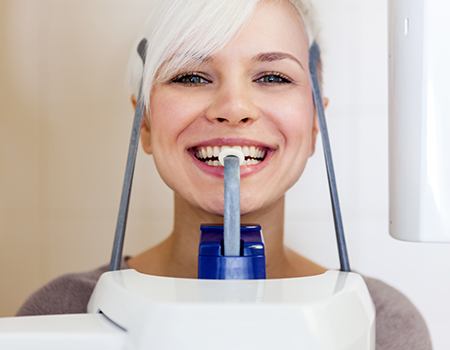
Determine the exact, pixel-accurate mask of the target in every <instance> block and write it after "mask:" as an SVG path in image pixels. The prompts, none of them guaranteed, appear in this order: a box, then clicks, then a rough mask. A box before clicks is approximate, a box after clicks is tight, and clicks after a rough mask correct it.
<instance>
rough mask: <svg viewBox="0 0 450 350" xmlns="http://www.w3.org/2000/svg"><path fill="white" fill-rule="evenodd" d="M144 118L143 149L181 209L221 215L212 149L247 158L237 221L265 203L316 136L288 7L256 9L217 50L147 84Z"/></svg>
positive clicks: (286, 184)
mask: <svg viewBox="0 0 450 350" xmlns="http://www.w3.org/2000/svg"><path fill="white" fill-rule="evenodd" d="M148 119H149V120H148V121H147V123H145V125H144V126H143V128H142V134H141V139H142V142H143V146H144V149H145V150H146V151H147V152H148V153H151V154H153V156H154V159H155V163H156V166H157V168H158V171H159V173H160V175H161V177H162V178H163V180H164V181H165V182H166V184H167V185H168V186H169V187H171V188H172V189H173V190H174V191H175V192H177V193H178V194H179V195H180V196H181V197H183V198H184V199H185V200H187V201H188V202H189V203H190V204H191V205H194V206H195V207H198V208H202V209H203V210H206V211H207V212H209V213H213V214H218V215H222V214H223V167H221V166H219V165H218V162H214V159H215V158H214V157H217V155H218V152H219V151H220V147H221V146H239V147H241V149H242V151H243V152H244V155H245V156H246V159H249V161H248V162H247V164H245V165H243V166H241V213H242V215H245V214H248V213H252V212H257V211H258V210H263V209H264V208H267V207H268V206H270V205H272V204H274V203H275V202H276V201H277V200H279V199H280V198H281V197H282V196H283V195H284V193H285V192H286V191H287V190H288V189H289V188H290V187H291V186H292V185H293V184H294V183H295V182H296V181H297V180H298V178H299V177H300V175H301V174H302V172H303V169H304V167H305V164H306V161H307V159H308V157H309V156H310V155H311V154H312V152H313V150H314V144H315V136H316V134H317V125H316V122H315V118H314V106H313V100H312V91H311V86H310V81H309V73H308V40H307V36H306V33H305V29H304V27H303V24H302V22H301V20H300V17H299V15H298V13H297V12H296V10H295V8H294V7H293V6H292V5H291V4H290V3H289V2H288V1H283V2H278V3H276V2H271V1H263V2H261V3H260V4H259V5H258V7H257V8H256V11H255V13H254V14H253V15H252V17H251V18H250V20H249V21H248V22H247V23H246V24H245V25H244V27H243V28H242V30H241V31H240V32H239V33H238V34H237V36H235V37H234V39H233V40H231V41H230V42H229V43H228V44H227V45H226V46H225V47H224V48H223V49H221V50H220V51H217V52H216V53H215V54H214V55H212V56H211V57H210V58H209V59H208V60H205V61H203V62H201V63H199V65H198V66H197V67H195V69H194V70H192V69H189V70H184V71H183V70H181V71H180V72H179V73H178V74H177V75H176V76H174V77H172V78H171V79H170V80H169V81H166V82H162V83H157V84H155V85H154V87H153V88H152V92H151V97H150V117H148ZM208 160H209V161H208ZM211 160H212V161H211Z"/></svg>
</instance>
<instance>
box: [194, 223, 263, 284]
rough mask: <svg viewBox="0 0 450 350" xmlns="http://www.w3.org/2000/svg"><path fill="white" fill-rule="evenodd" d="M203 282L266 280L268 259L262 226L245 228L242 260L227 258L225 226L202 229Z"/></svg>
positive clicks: (200, 258)
mask: <svg viewBox="0 0 450 350" xmlns="http://www.w3.org/2000/svg"><path fill="white" fill-rule="evenodd" d="M200 232H201V236H200V247H199V255H198V278H199V279H216V280H226V279H241V280H252V279H265V278H266V257H265V254H264V242H263V237H262V232H261V226H259V225H241V248H240V255H239V256H224V247H223V226H222V225H201V226H200Z"/></svg>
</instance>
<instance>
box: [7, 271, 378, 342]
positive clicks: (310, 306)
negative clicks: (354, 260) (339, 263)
mask: <svg viewBox="0 0 450 350" xmlns="http://www.w3.org/2000/svg"><path fill="white" fill-rule="evenodd" d="M88 311H89V312H90V313H89V314H85V315H59V316H30V317H17V318H3V319H0V348H1V349H14V350H24V349H36V350H40V349H42V350H44V349H45V350H56V349H58V350H59V349H70V350H76V349H83V350H91V349H92V350H94V349H109V350H119V349H120V350H144V349H158V350H177V349H184V350H194V349H195V350H210V349H211V348H214V350H229V349H249V350H251V349H254V350H273V349H308V350H374V349H375V309H374V305H373V303H372V300H371V298H370V295H369V292H368V290H367V287H366V284H365V283H364V280H363V279H362V277H361V276H360V275H358V274H355V273H344V272H339V271H328V272H326V273H324V274H321V275H318V276H312V277H302V278H286V279H269V280H197V279H182V278H170V277H158V276H151V275H144V274H141V273H139V272H137V271H135V270H122V271H115V272H107V273H105V274H103V275H102V277H101V278H100V280H99V282H98V283H97V286H96V287H95V290H94V293H93V294H92V297H91V300H90V302H89V306H88Z"/></svg>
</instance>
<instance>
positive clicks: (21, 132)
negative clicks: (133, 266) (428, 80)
mask: <svg viewBox="0 0 450 350" xmlns="http://www.w3.org/2000/svg"><path fill="white" fill-rule="evenodd" d="M313 2H314V4H316V6H317V9H318V12H319V16H320V19H321V20H320V22H321V24H322V28H323V29H322V37H323V41H322V46H323V50H324V53H323V55H324V61H325V94H326V95H327V96H328V97H329V98H330V100H331V103H330V107H329V108H328V111H327V114H328V120H329V129H330V137H331V141H332V146H333V151H334V157H335V167H336V173H337V177H338V185H339V190H340V197H341V201H342V209H343V216H344V224H345V228H346V232H347V239H348V246H349V251H350V258H351V263H352V267H353V268H354V269H355V270H357V271H359V272H361V273H363V274H366V275H370V276H374V277H378V278H381V279H383V280H384V281H386V282H388V283H390V284H392V285H393V286H395V287H397V288H399V289H400V290H401V291H403V292H404V293H405V294H406V295H407V296H408V297H410V298H411V299H412V301H413V302H414V303H415V304H416V305H417V306H418V308H419V309H420V310H421V311H422V313H423V314H424V316H425V318H426V320H427V322H428V324H429V326H430V329H431V332H432V336H433V341H434V345H435V348H436V349H438V350H441V349H442V350H444V349H449V348H450V335H449V334H448V332H447V329H448V328H449V326H450V321H448V320H447V315H449V314H450V303H449V302H448V300H447V298H446V296H448V295H449V294H450V280H449V279H448V278H446V277H448V276H449V275H450V257H449V256H450V254H449V253H450V246H445V245H433V244H412V243H404V242H398V241H395V240H393V239H392V238H390V237H389V235H388V207H387V206H388V192H387V181H388V179H387V29H386V27H387V4H386V1H373V0H340V1H336V0H314V1H313ZM150 8H151V4H150V2H149V1H146V0H128V1H126V2H124V1H120V0H91V1H79V0H65V1H58V0H42V1H39V2H37V1H34V0H1V1H0V74H1V80H0V102H1V103H0V105H1V106H2V107H1V108H2V109H3V110H2V111H1V112H0V179H1V180H0V242H1V244H0V278H1V280H2V284H1V287H0V293H1V294H0V314H3V315H7V314H12V313H14V311H15V310H16V308H17V307H18V305H19V304H20V303H21V302H22V301H23V300H24V298H25V297H26V296H27V295H28V294H29V293H30V292H31V291H32V290H34V289H35V288H36V287H38V286H39V285H42V284H43V283H45V282H46V281H48V280H49V279H50V278H53V277H55V276H57V275H59V274H62V273H65V272H68V271H80V270H84V269H90V268H92V267H95V266H97V265H100V264H103V263H105V262H107V260H108V258H109V251H110V246H111V242H112V236H113V232H114V225H115V216H116V212H117V207H118V200H119V194H120V187H121V181H122V176H123V168H124V164H125V157H126V147H127V143H128V138H129V131H130V124H131V119H132V110H131V107H130V105H129V102H128V97H127V96H126V89H125V87H124V86H125V83H124V71H125V68H124V67H125V63H126V60H127V58H128V50H129V48H130V46H131V43H132V41H133V39H134V35H135V33H136V32H137V30H138V28H139V27H140V23H142V21H143V20H144V18H145V17H146V15H145V13H146V12H147V11H149V10H150ZM321 152H322V149H321V147H318V148H317V152H316V155H315V156H314V157H313V158H312V160H311V161H310V164H309V165H308V167H307V170H306V172H305V174H304V176H303V178H302V180H301V181H300V182H299V183H298V184H297V185H296V186H295V187H294V188H293V189H292V190H291V191H290V193H289V195H288V204H287V209H288V212H287V215H286V220H287V226H286V229H287V242H288V244H289V245H291V246H292V247H294V248H295V249H296V250H298V251H300V252H302V253H303V254H305V255H307V256H309V257H310V258H312V259H314V260H316V261H318V262H320V263H322V264H324V265H326V266H330V267H337V266H338V260H337V253H336V249H335V243H334V242H335V239H334V228H333V224H332V217H331V209H330V204H329V198H328V189H327V183H326V176H325V169H324V165H323V158H322V154H321ZM171 208H172V203H171V194H170V191H169V190H168V189H167V188H166V187H165V186H164V185H163V184H162V182H161V180H160V179H159V177H158V175H157V173H156V171H155V169H154V166H153V164H152V162H151V161H150V160H149V159H148V158H147V157H146V156H144V155H143V154H142V153H140V154H139V158H138V162H137V174H136V177H135V186H134V192H133V199H132V206H131V210H130V219H129V229H128V237H127V240H126V251H127V252H128V253H130V254H133V253H136V252H138V251H140V250H141V249H142V247H143V246H148V245H152V244H154V243H155V242H157V241H159V240H160V239H162V238H163V237H164V236H165V234H166V233H167V232H168V230H169V228H170V226H171V212H172V211H171Z"/></svg>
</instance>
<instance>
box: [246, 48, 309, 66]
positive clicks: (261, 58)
mask: <svg viewBox="0 0 450 350" xmlns="http://www.w3.org/2000/svg"><path fill="white" fill-rule="evenodd" d="M286 58H287V59H290V60H293V61H294V62H297V63H298V64H299V65H300V67H301V68H302V69H303V70H305V67H303V64H302V63H301V62H300V61H299V60H298V59H297V57H295V56H293V55H291V54H290V53H287V52H261V53H259V54H257V55H256V56H254V57H252V61H257V62H273V61H280V60H284V59H286Z"/></svg>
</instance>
